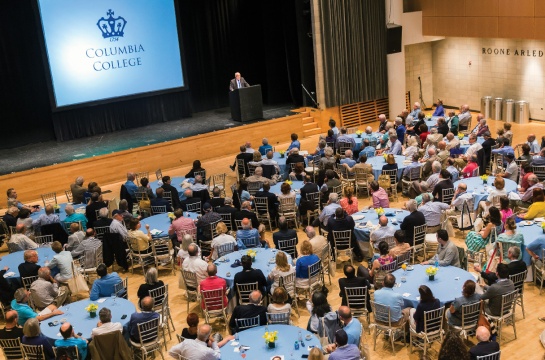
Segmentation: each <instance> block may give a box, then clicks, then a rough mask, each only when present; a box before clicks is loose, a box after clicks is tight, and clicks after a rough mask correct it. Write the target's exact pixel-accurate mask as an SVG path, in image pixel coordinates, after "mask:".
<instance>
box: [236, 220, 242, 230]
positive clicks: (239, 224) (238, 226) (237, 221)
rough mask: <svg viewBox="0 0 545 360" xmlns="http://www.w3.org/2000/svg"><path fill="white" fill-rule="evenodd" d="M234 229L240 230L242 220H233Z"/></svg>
mask: <svg viewBox="0 0 545 360" xmlns="http://www.w3.org/2000/svg"><path fill="white" fill-rule="evenodd" d="M235 225H236V226H237V228H236V230H242V220H235Z"/></svg>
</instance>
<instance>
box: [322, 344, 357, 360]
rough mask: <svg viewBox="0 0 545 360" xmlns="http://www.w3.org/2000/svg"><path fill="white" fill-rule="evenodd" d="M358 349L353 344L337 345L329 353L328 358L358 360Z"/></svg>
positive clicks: (333, 359)
mask: <svg viewBox="0 0 545 360" xmlns="http://www.w3.org/2000/svg"><path fill="white" fill-rule="evenodd" d="M359 359H360V349H359V348H358V346H356V345H354V344H346V345H344V346H340V347H338V348H337V349H336V350H335V351H333V352H332V353H331V355H329V360H359Z"/></svg>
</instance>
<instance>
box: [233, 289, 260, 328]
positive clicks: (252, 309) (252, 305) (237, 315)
mask: <svg viewBox="0 0 545 360" xmlns="http://www.w3.org/2000/svg"><path fill="white" fill-rule="evenodd" d="M248 300H249V304H248V305H237V306H236V307H235V308H234V309H233V314H232V315H231V319H230V320H229V328H230V330H231V334H234V333H236V332H237V323H236V319H248V318H252V317H256V316H259V325H260V326H263V325H267V308H266V307H265V306H263V305H261V300H262V295H261V292H260V291H259V290H254V291H252V292H251V293H250V296H249V297H248Z"/></svg>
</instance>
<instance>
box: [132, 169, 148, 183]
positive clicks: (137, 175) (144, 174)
mask: <svg viewBox="0 0 545 360" xmlns="http://www.w3.org/2000/svg"><path fill="white" fill-rule="evenodd" d="M142 178H148V179H149V171H140V172H137V173H134V182H135V183H136V184H139V183H140V179H142Z"/></svg>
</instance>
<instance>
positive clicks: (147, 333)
mask: <svg viewBox="0 0 545 360" xmlns="http://www.w3.org/2000/svg"><path fill="white" fill-rule="evenodd" d="M137 327H138V335H139V337H140V344H141V345H142V346H144V344H145V345H148V346H149V344H148V343H150V342H152V341H154V340H155V341H157V340H158V339H159V327H160V318H155V319H152V320H149V321H146V322H143V323H140V324H137Z"/></svg>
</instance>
